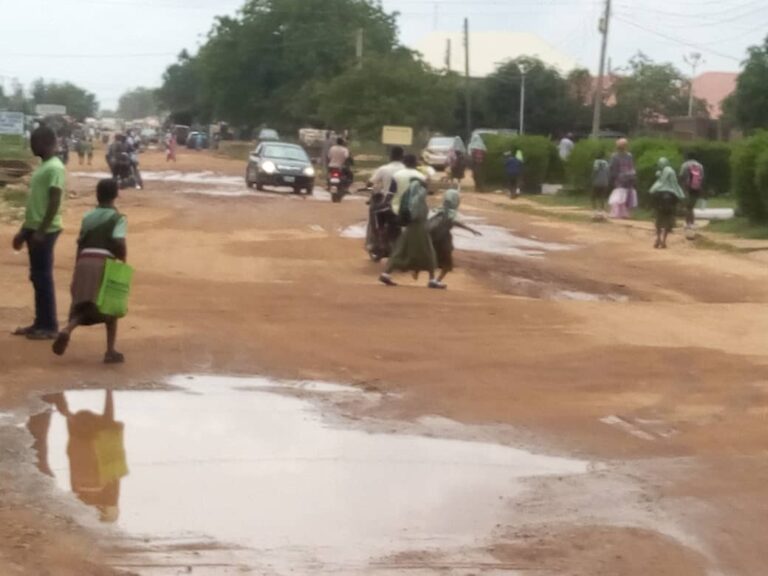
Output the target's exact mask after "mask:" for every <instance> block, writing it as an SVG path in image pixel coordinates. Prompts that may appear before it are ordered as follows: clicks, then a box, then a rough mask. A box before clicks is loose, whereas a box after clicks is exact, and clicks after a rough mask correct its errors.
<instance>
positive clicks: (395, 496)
mask: <svg viewBox="0 0 768 576" xmlns="http://www.w3.org/2000/svg"><path fill="white" fill-rule="evenodd" d="M170 383H171V384H172V385H174V386H176V387H177V389H175V390H172V391H126V392H114V393H111V392H105V391H73V392H67V393H64V394H56V395H50V396H46V398H45V400H46V402H48V403H49V405H50V408H49V409H48V410H47V411H45V412H43V413H41V414H38V415H36V416H34V417H33V418H32V419H31V420H30V423H29V428H30V430H31V431H32V433H33V436H34V437H35V447H36V449H37V453H38V457H39V468H40V470H41V471H43V472H44V473H46V474H49V475H52V476H53V477H54V479H55V482H56V484H57V485H58V487H59V488H60V489H62V490H64V491H67V492H69V491H72V492H74V493H75V494H76V496H77V497H78V498H79V499H80V500H81V501H82V502H84V503H85V504H87V505H88V506H89V507H91V509H93V510H94V511H96V512H97V513H98V515H99V517H100V518H101V519H102V521H104V522H107V523H111V524H114V525H116V526H117V527H119V528H120V529H121V530H122V531H124V532H125V533H126V534H128V535H129V536H130V537H131V538H134V539H136V541H137V542H149V543H164V544H163V546H164V547H163V551H162V552H161V553H159V552H157V550H153V551H147V550H144V552H142V555H141V556H140V557H134V558H133V560H126V558H125V557H123V558H121V559H116V563H117V564H120V565H122V566H124V567H127V568H131V569H136V568H137V567H139V566H141V567H143V568H144V569H145V570H146V571H141V572H140V573H141V574H145V573H146V574H150V573H151V574H156V573H157V574H160V573H166V572H162V570H166V569H168V568H169V567H170V566H176V565H177V564H179V562H180V560H179V559H180V558H181V563H182V564H183V563H185V562H189V565H190V566H193V565H195V566H196V565H198V564H199V565H200V566H202V565H203V564H206V563H207V564H206V565H210V564H211V563H213V564H216V565H217V566H225V565H227V566H240V567H242V566H247V567H249V568H250V569H265V570H266V569H269V571H268V573H274V574H287V573H290V572H293V571H295V570H298V572H299V573H306V572H305V570H308V569H310V568H312V569H313V570H315V571H314V572H313V573H319V572H332V573H334V574H358V573H360V570H368V569H369V568H371V567H378V568H381V567H382V563H384V564H386V559H388V558H392V557H396V556H397V555H400V554H405V553H410V552H413V551H415V550H416V551H429V552H430V553H431V554H440V555H441V556H444V557H451V556H455V555H457V554H459V555H461V551H462V550H463V549H465V548H472V549H477V548H478V546H480V547H482V546H484V545H486V544H489V543H491V542H492V541H493V537H494V531H495V530H496V528H497V527H498V526H499V525H501V524H503V523H505V522H506V521H507V520H508V516H509V506H510V502H514V501H515V500H517V499H520V498H521V497H522V494H523V492H524V491H526V490H527V488H528V486H527V484H526V483H527V482H530V481H531V479H536V478H547V477H558V478H562V477H571V476H574V475H583V474H585V473H586V472H588V470H589V464H588V463H587V462H586V461H581V460H574V459H568V458H560V457H552V456H545V455H539V454H534V453H531V452H527V451H524V450H520V449H516V448H511V447H508V446H504V445H501V444H495V443H492V442H479V441H469V440H460V439H456V434H459V435H463V436H465V437H467V438H471V437H472V435H473V429H472V428H471V427H465V426H462V425H460V424H455V426H453V433H454V436H453V438H452V439H447V438H439V437H431V436H427V435H426V434H438V433H439V432H440V431H441V429H442V428H443V425H439V426H438V425H437V424H436V425H435V429H434V430H431V429H430V421H429V419H426V420H424V422H423V423H422V428H424V430H423V434H421V433H414V432H413V431H409V432H407V433H405V432H404V433H397V432H390V433H384V432H382V431H377V430H376V429H375V428H372V427H368V428H366V427H364V425H363V424H361V423H360V422H357V421H353V420H349V419H343V418H339V417H338V416H336V417H334V416H333V414H336V413H337V412H336V411H335V410H333V408H332V405H333V404H334V403H338V404H340V403H345V402H350V401H354V402H373V403H375V402H378V401H379V398H380V396H379V394H377V393H373V394H371V393H366V392H361V391H359V390H358V389H356V388H349V387H344V386H339V385H336V384H329V383H318V382H314V383H300V382H278V381H274V380H270V379H265V378H216V377H204V376H193V377H177V378H174V379H172V380H171V382H170ZM437 422H438V423H439V422H440V420H437ZM392 428H393V426H390V429H392ZM395 428H396V427H395ZM462 431H463V434H462ZM213 543H215V544H213ZM224 557H226V559H225V558H224ZM489 561H492V560H489ZM489 567H490V568H492V566H489ZM378 568H377V569H378ZM153 570H159V572H156V571H153ZM195 573H208V572H199V571H197V570H196V571H195ZM210 573H211V574H214V573H227V572H223V571H219V572H216V571H215V570H213V571H211V572H210Z"/></svg>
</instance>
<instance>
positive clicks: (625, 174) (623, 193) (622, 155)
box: [608, 138, 637, 218]
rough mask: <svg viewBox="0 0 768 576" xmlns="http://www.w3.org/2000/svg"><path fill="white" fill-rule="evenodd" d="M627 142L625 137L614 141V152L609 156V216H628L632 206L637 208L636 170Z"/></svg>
mask: <svg viewBox="0 0 768 576" xmlns="http://www.w3.org/2000/svg"><path fill="white" fill-rule="evenodd" d="M628 149H629V142H628V141H627V139H626V138H621V139H619V140H617V141H616V152H615V153H614V154H613V156H612V157H611V163H610V177H611V186H612V188H613V192H612V193H611V196H610V198H609V199H608V204H609V205H610V207H611V218H629V217H630V215H631V212H632V210H633V209H634V208H637V191H636V189H635V185H636V182H637V172H636V171H635V160H634V158H633V157H632V154H630V152H629V150H628Z"/></svg>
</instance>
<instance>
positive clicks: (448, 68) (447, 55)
mask: <svg viewBox="0 0 768 576" xmlns="http://www.w3.org/2000/svg"><path fill="white" fill-rule="evenodd" d="M451 52H453V46H451V39H450V38H448V40H447V41H446V45H445V71H446V72H450V71H451V57H452V56H453V54H451Z"/></svg>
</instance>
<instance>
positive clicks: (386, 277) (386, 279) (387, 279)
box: [379, 274, 397, 286]
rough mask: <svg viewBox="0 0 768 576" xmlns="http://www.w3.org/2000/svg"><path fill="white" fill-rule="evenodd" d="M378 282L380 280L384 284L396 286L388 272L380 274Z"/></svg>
mask: <svg viewBox="0 0 768 576" xmlns="http://www.w3.org/2000/svg"><path fill="white" fill-rule="evenodd" d="M379 282H381V283H382V284H384V285H385V286H397V282H395V281H394V280H392V278H391V277H390V275H389V274H382V275H381V276H379Z"/></svg>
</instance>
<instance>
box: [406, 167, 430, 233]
mask: <svg viewBox="0 0 768 576" xmlns="http://www.w3.org/2000/svg"><path fill="white" fill-rule="evenodd" d="M420 191H421V192H423V193H426V190H425V186H424V182H422V181H421V180H420V179H419V178H413V179H412V180H411V184H410V185H409V186H408V189H407V190H406V191H405V194H403V197H402V198H401V199H400V212H399V216H400V225H401V226H408V224H410V223H411V222H413V221H414V220H420V219H424V218H426V217H427V214H426V213H424V209H425V207H426V202H423V201H420V194H419V192H420ZM426 209H427V210H429V208H426Z"/></svg>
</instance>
